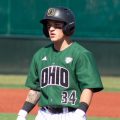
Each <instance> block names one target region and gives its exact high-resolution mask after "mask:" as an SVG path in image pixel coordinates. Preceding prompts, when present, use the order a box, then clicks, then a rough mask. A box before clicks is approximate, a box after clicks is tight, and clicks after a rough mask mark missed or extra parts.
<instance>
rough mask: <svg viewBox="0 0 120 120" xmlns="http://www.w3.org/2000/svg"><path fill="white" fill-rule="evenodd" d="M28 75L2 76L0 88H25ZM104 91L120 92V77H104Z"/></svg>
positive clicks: (0, 76) (0, 77)
mask: <svg viewBox="0 0 120 120" xmlns="http://www.w3.org/2000/svg"><path fill="white" fill-rule="evenodd" d="M26 77H27V76H26V75H0V88H25V86H24V84H25V80H26ZM102 82H103V86H104V91H108V92H111V91H112V92H120V77H107V76H103V77H102Z"/></svg>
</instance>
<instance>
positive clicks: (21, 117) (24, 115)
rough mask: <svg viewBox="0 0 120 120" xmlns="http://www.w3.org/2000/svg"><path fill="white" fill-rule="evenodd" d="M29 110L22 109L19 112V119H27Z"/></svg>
mask: <svg viewBox="0 0 120 120" xmlns="http://www.w3.org/2000/svg"><path fill="white" fill-rule="evenodd" d="M26 116H27V112H26V111H25V110H20V111H19V113H18V117H17V120H26Z"/></svg>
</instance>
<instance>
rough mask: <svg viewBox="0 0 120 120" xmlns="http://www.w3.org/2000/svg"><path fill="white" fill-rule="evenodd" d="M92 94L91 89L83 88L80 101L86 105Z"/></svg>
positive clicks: (89, 101)
mask: <svg viewBox="0 0 120 120" xmlns="http://www.w3.org/2000/svg"><path fill="white" fill-rule="evenodd" d="M92 96H93V92H92V90H91V89H84V90H83V92H82V94H81V96H80V102H85V103H87V104H88V105H90V103H91V100H92Z"/></svg>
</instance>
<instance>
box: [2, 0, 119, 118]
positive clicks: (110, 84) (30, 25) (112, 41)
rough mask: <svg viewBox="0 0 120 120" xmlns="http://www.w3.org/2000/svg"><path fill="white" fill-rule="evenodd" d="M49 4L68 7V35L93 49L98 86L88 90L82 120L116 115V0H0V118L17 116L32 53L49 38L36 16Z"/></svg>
mask: <svg viewBox="0 0 120 120" xmlns="http://www.w3.org/2000/svg"><path fill="white" fill-rule="evenodd" d="M54 6H65V7H68V8H70V9H71V10H72V11H73V12H74V14H75V17H76V31H75V34H74V35H73V36H72V40H73V41H77V42H79V43H80V44H81V45H83V46H84V47H85V48H87V49H89V50H90V51H91V52H92V53H93V55H94V57H95V59H96V62H97V65H98V68H99V71H100V74H101V78H102V82H103V85H104V90H103V92H100V93H99V94H97V95H95V96H94V99H93V104H92V105H91V108H90V110H89V111H88V117H89V118H88V120H119V119H120V113H119V108H120V102H119V99H120V98H119V97H120V93H119V92H120V0H0V120H10V119H11V120H13V119H16V117H17V113H18V110H19V109H20V108H21V106H22V104H23V102H24V100H25V98H26V93H27V90H26V88H25V86H24V83H25V80H26V76H27V73H28V70H29V66H30V63H31V60H32V56H33V54H34V53H35V52H36V51H37V50H38V49H40V48H41V47H43V46H45V45H47V44H49V43H50V40H49V39H47V38H46V37H45V36H44V35H43V33H42V25H41V24H40V23H39V21H40V19H42V18H43V16H44V13H45V11H46V9H48V8H49V7H54ZM113 101H114V102H113ZM11 113H13V114H11ZM34 113H35V114H36V113H37V110H36V111H35V112H34ZM34 117H35V116H34V115H32V116H30V117H29V118H28V120H33V119H34Z"/></svg>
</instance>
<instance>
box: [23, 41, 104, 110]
mask: <svg viewBox="0 0 120 120" xmlns="http://www.w3.org/2000/svg"><path fill="white" fill-rule="evenodd" d="M25 85H26V86H27V87H29V88H31V89H34V90H37V91H40V92H41V96H40V100H39V102H38V104H39V105H40V106H41V107H42V106H69V107H75V108H77V107H79V105H80V103H79V101H80V94H81V92H82V90H83V89H85V88H92V89H93V91H94V92H97V91H100V90H102V89H103V85H102V82H101V79H100V75H99V72H98V69H97V67H96V63H95V60H94V58H93V55H92V54H91V52H90V51H88V50H87V49H85V48H84V47H82V46H81V45H79V44H78V43H76V42H74V43H73V44H72V45H71V46H69V47H68V48H66V49H65V50H63V51H56V50H55V49H54V45H53V44H51V45H49V46H46V47H44V48H41V49H40V50H39V51H38V52H37V53H36V54H35V55H34V56H33V59H32V63H31V66H30V71H29V74H28V77H27V80H26V84H25Z"/></svg>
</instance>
